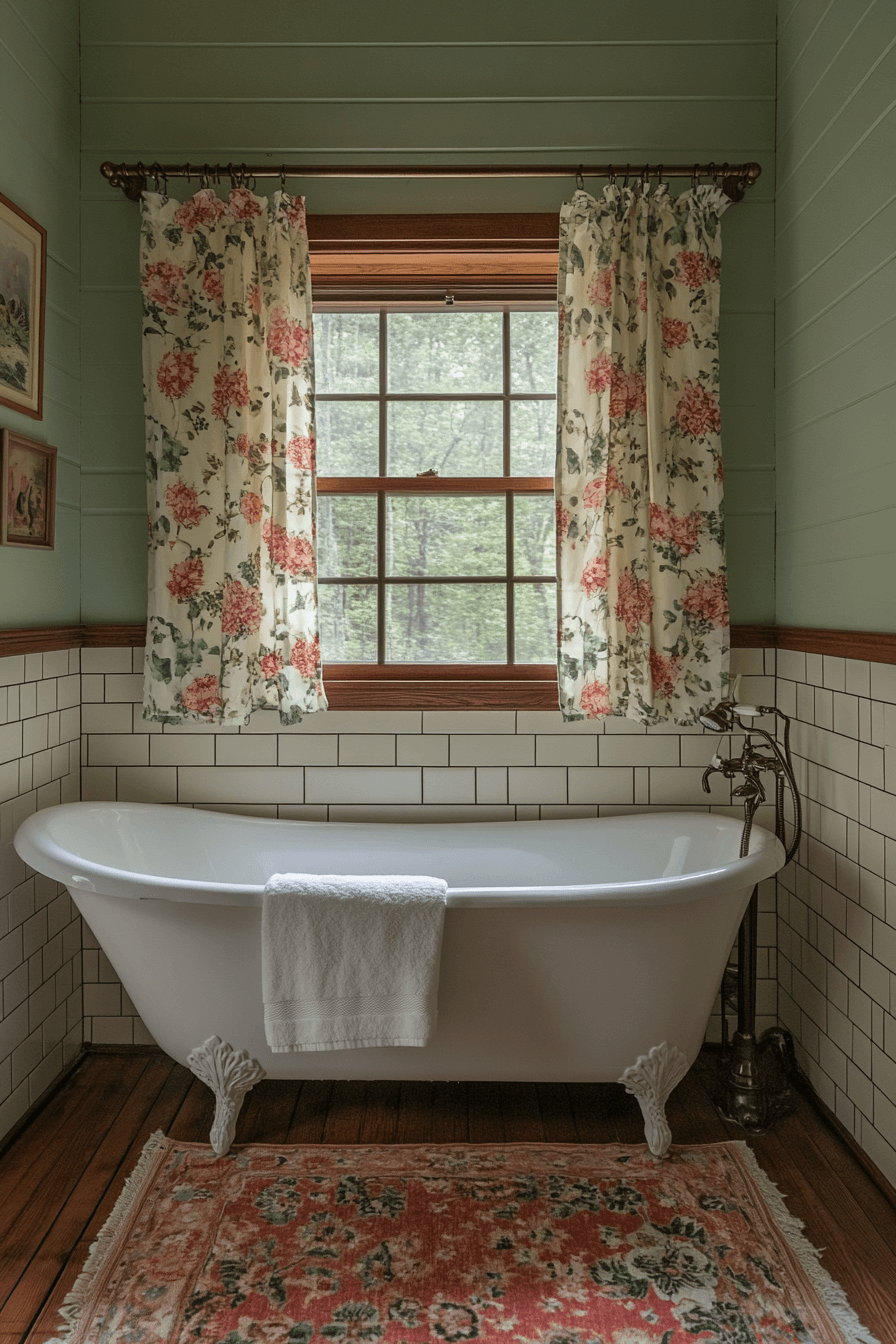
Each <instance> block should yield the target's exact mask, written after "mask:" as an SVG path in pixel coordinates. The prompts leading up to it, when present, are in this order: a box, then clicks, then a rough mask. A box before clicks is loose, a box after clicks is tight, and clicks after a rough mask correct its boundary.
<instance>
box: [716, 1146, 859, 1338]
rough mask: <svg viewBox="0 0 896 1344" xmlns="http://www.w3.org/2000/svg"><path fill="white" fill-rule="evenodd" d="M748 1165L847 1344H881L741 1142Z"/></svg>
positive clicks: (783, 1232) (777, 1221)
mask: <svg viewBox="0 0 896 1344" xmlns="http://www.w3.org/2000/svg"><path fill="white" fill-rule="evenodd" d="M737 1146H738V1147H739V1148H740V1150H741V1155H742V1157H743V1159H744V1164H745V1165H746V1167H747V1170H748V1171H749V1173H750V1175H751V1176H752V1177H753V1180H754V1181H755V1182H756V1184H757V1185H758V1187H759V1191H760V1194H761V1195H762V1197H763V1199H764V1200H765V1202H766V1204H767V1205H768V1207H769V1209H770V1211H771V1214H772V1217H773V1218H774V1220H775V1222H776V1223H777V1225H778V1227H779V1228H780V1230H781V1232H782V1234H783V1236H784V1237H785V1239H786V1241H787V1244H788V1246H789V1247H790V1249H791V1250H792V1251H793V1253H794V1255H795V1256H796V1258H797V1260H799V1262H800V1264H801V1265H802V1267H803V1269H804V1270H805V1272H806V1274H807V1276H808V1278H809V1280H810V1281H811V1283H812V1286H813V1288H814V1289H815V1291H816V1292H817V1293H818V1296H819V1297H820V1298H821V1300H822V1302H823V1303H824V1305H825V1307H826V1308H827V1310H828V1311H829V1312H830V1314H831V1317H832V1318H833V1320H834V1321H835V1322H836V1324H837V1326H838V1328H839V1329H840V1330H841V1331H842V1333H843V1336H844V1339H845V1340H846V1342H847V1344H880V1341H879V1340H878V1338H877V1336H876V1335H872V1333H871V1331H870V1330H869V1329H868V1328H867V1327H866V1326H864V1325H863V1324H862V1322H861V1321H860V1320H859V1318H858V1316H857V1315H856V1313H855V1311H854V1310H853V1308H852V1307H851V1306H850V1305H849V1301H848V1299H847V1296H846V1293H845V1291H844V1289H843V1288H841V1286H840V1284H839V1283H837V1282H836V1280H835V1279H832V1278H831V1276H830V1274H829V1273H828V1272H827V1270H826V1269H825V1267H824V1265H823V1264H822V1263H821V1251H820V1250H819V1249H818V1247H817V1246H813V1245H812V1243H811V1242H810V1241H809V1240H808V1238H807V1237H806V1235H805V1231H804V1226H805V1225H804V1224H803V1223H802V1222H801V1221H800V1219H799V1218H797V1217H795V1215H794V1214H792V1213H791V1212H790V1210H789V1209H788V1208H787V1205H786V1204H785V1203H784V1196H783V1195H782V1194H781V1191H780V1190H779V1189H778V1187H777V1186H776V1185H775V1183H774V1181H773V1180H772V1179H771V1177H770V1176H767V1175H766V1173H765V1172H764V1171H763V1170H762V1168H761V1167H760V1165H759V1163H758V1162H757V1160H756V1157H755V1155H754V1153H753V1151H752V1149H751V1148H750V1147H749V1146H748V1145H747V1144H746V1143H745V1142H744V1141H743V1140H739V1141H737Z"/></svg>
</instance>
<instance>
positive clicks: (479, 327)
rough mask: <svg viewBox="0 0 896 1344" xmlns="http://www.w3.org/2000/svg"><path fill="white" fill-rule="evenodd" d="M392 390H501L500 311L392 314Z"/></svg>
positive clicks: (390, 384) (390, 359)
mask: <svg viewBox="0 0 896 1344" xmlns="http://www.w3.org/2000/svg"><path fill="white" fill-rule="evenodd" d="M388 323H389V327H388V330H389V336H388V342H389V347H388V359H387V364H388V370H389V373H388V382H389V391H390V392H500V391H501V389H502V365H503V352H502V342H501V328H502V317H501V314H500V313H461V312H453V311H448V310H446V311H445V312H444V313H390V314H389V318H388Z"/></svg>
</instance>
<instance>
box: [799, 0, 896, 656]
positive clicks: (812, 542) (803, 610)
mask: <svg viewBox="0 0 896 1344" xmlns="http://www.w3.org/2000/svg"><path fill="white" fill-rule="evenodd" d="M780 10H781V13H780V34H779V55H778V194H777V240H776V255H777V273H778V275H777V320H776V339H777V355H776V363H777V402H778V409H777V454H778V459H777V460H778V500H777V507H778V573H777V619H778V621H779V622H780V623H781V624H786V625H805V626H827V627H832V628H835V629H836V628H841V629H850V630H882V631H893V630H896V583H894V577H896V451H894V430H893V426H894V424H896V250H894V249H896V194H894V181H893V167H894V164H896V102H894V91H896V7H894V4H893V0H872V2H871V3H867V2H866V0H863V3H862V4H856V2H855V0H832V3H831V4H829V5H827V6H826V7H824V8H822V6H821V5H819V4H812V3H809V0H799V3H796V4H794V3H793V0H782V4H781V6H780Z"/></svg>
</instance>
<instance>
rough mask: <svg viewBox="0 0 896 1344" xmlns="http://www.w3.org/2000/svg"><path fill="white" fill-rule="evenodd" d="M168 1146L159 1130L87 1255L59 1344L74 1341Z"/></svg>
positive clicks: (64, 1315)
mask: <svg viewBox="0 0 896 1344" xmlns="http://www.w3.org/2000/svg"><path fill="white" fill-rule="evenodd" d="M167 1143H168V1140H167V1139H166V1138H165V1135H164V1134H163V1133H162V1131H161V1130H160V1129H157V1130H156V1131H155V1133H154V1134H151V1135H150V1136H149V1138H148V1139H147V1141H146V1143H145V1145H144V1148H143V1152H142V1153H141V1154H140V1159H139V1161H138V1162H137V1165H136V1167H134V1170H133V1171H132V1172H131V1174H130V1176H128V1178H127V1180H126V1181H125V1183H124V1189H123V1190H122V1192H121V1194H120V1195H119V1196H118V1199H117V1200H116V1201H115V1208H114V1209H113V1210H112V1212H111V1213H110V1214H109V1217H108V1218H107V1219H106V1221H105V1223H104V1224H103V1226H102V1228H101V1230H100V1232H99V1235H98V1236H97V1239H96V1241H95V1242H94V1243H93V1245H92V1246H91V1248H90V1250H89V1251H88V1253H87V1259H86V1261H85V1262H84V1268H83V1269H82V1270H81V1273H80V1274H79V1275H78V1277H77V1279H76V1280H75V1283H74V1286H73V1287H72V1289H71V1291H70V1292H69V1293H68V1294H67V1296H66V1298H65V1301H64V1302H63V1304H62V1306H61V1307H60V1308H59V1314H60V1316H61V1317H62V1318H63V1320H64V1321H65V1328H64V1329H63V1330H62V1331H61V1332H60V1335H59V1344H65V1342H66V1341H67V1340H69V1339H70V1338H71V1336H72V1334H73V1332H74V1330H75V1327H76V1326H77V1324H78V1322H79V1321H80V1319H81V1313H82V1312H83V1310H84V1307H85V1305H86V1303H87V1300H88V1298H89V1296H90V1293H91V1291H92V1289H93V1283H94V1280H95V1278H96V1276H97V1274H98V1273H99V1272H100V1270H101V1269H102V1267H103V1264H104V1263H105V1260H106V1256H107V1255H108V1253H109V1250H110V1247H111V1245H112V1242H113V1241H114V1239H115V1236H116V1234H117V1232H118V1230H119V1228H120V1227H121V1224H122V1221H123V1220H124V1218H125V1217H126V1216H127V1214H128V1213H129V1212H130V1209H131V1206H132V1205H133V1203H134V1201H135V1200H136V1199H137V1197H138V1196H139V1194H140V1192H141V1188H142V1186H143V1182H144V1181H145V1180H146V1177H147V1175H148V1174H149V1171H150V1168H151V1167H152V1165H153V1163H154V1161H155V1159H156V1156H157V1154H158V1153H159V1152H161V1151H162V1149H164V1148H165V1147H166V1145H167ZM53 1344H56V1341H53Z"/></svg>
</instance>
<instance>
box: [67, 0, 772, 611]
mask: <svg viewBox="0 0 896 1344" xmlns="http://www.w3.org/2000/svg"><path fill="white" fill-rule="evenodd" d="M81 27H82V80H83V107H82V151H83V157H82V222H83V252H82V255H83V295H82V302H83V311H84V328H83V379H84V444H85V458H84V498H83V503H84V518H83V524H82V526H83V583H82V591H83V616H84V619H85V620H87V621H136V620H142V619H143V617H144V614H145V603H146V587H145V554H144V552H145V544H144V538H145V508H144V495H145V487H144V479H143V464H142V453H143V436H142V428H141V408H142V402H141V368H140V349H139V345H140V296H139V290H138V285H137V245H138V229H139V219H138V209H137V207H136V206H134V205H131V204H129V203H128V202H127V201H125V199H124V198H123V197H122V196H121V194H120V193H118V192H114V191H113V190H112V189H111V188H110V187H108V186H106V185H105V183H104V182H103V180H102V178H101V177H100V175H99V165H100V163H101V161H102V160H103V159H107V158H109V159H112V160H122V159H124V160H135V159H143V160H146V161H152V160H154V159H156V158H159V159H161V160H163V161H164V160H167V161H169V162H170V161H175V162H177V161H184V160H186V159H189V160H191V161H194V162H206V161H215V160H223V161H227V160H230V159H233V160H235V161H242V160H250V161H251V160H256V161H257V160H259V159H264V158H270V159H271V161H272V162H273V163H279V162H281V161H283V160H284V159H285V160H292V161H293V162H296V161H307V162H315V161H316V162H329V161H333V160H337V161H343V162H352V161H361V160H365V159H366V160H367V161H368V162H402V161H408V162H414V161H417V162H421V161H422V162H432V161H439V160H441V161H443V162H452V161H457V160H468V161H471V162H476V161H478V162H491V161H502V160H503V161H511V162H512V161H524V162H526V161H528V162H541V161H545V160H548V161H550V160H553V161H559V162H579V161H589V160H590V161H592V162H594V161H597V162H600V161H605V160H607V159H615V160H623V161H624V160H631V161H632V163H640V164H643V163H644V162H646V161H648V160H650V161H653V162H656V161H660V162H663V161H665V162H666V163H670V162H673V161H682V160H683V161H685V162H688V163H689V162H692V161H697V160H703V161H708V160H715V161H718V162H721V161H722V160H730V161H732V162H733V161H742V160H746V159H756V160H758V161H759V162H760V163H761V164H762V166H763V176H762V178H761V179H760V182H759V184H758V185H757V186H756V187H755V188H754V189H753V191H752V193H751V194H750V197H749V198H748V201H747V202H746V203H744V204H742V205H739V206H737V207H736V208H735V209H732V210H729V211H728V213H727V215H726V217H725V221H724V225H723V228H724V278H723V287H722V289H723V298H722V306H723V317H722V341H723V355H722V359H723V364H722V405H723V438H724V453H725V467H726V491H727V496H726V513H727V517H728V529H729V533H728V535H729V555H730V580H731V597H732V608H733V617H734V619H735V620H737V621H741V622H750V621H764V620H767V619H769V618H770V617H771V615H772V612H773V609H774V575H773V568H774V516H773V510H774V460H773V459H774V445H773V427H772V420H773V409H772V408H773V386H772V358H773V335H772V307H773V185H774V159H773V148H774V98H775V88H774V79H775V4H774V0H745V2H744V3H741V4H738V5H722V6H720V5H718V4H717V3H716V0H683V3H681V4H679V5H678V6H677V7H676V10H675V15H674V21H670V13H669V9H668V6H667V5H666V3H665V0H641V3H639V4H637V5H631V4H629V5H620V4H618V3H610V2H609V0H597V2H595V0H571V3H570V4H568V5H567V6H566V7H565V8H564V10H563V13H562V17H561V16H559V15H557V14H555V13H554V12H553V11H551V9H550V7H549V6H546V5H544V4H542V3H535V0H484V2H483V0H459V2H458V3H456V4H453V5H451V6H437V5H420V4H416V3H413V4H412V3H410V2H409V0H400V2H399V0H392V2H391V3H379V4H376V5H371V4H369V3H367V2H366V0H347V2H345V0H344V2H343V3H341V4H339V5H333V4H331V3H324V0H305V3H303V4H301V5H296V4H294V3H287V2H286V0H279V2H276V0H275V2H274V3H269V4H267V5H265V6H260V7H247V6H246V5H245V4H244V3H242V0H193V3H191V4H190V5H183V4H182V3H181V2H180V0H159V3H155V4H153V5H150V6H137V5H122V4H121V3H119V0H82V4H81ZM259 185H260V190H262V191H264V190H267V189H269V188H270V186H271V184H270V183H268V184H265V183H264V182H262V183H260V184H259ZM289 185H290V188H291V189H292V190H304V191H305V194H306V197H307V201H308V207H309V210H311V211H312V212H318V213H339V212H351V213H366V212H388V213H396V212H398V213H401V212H409V213H413V212H425V211H434V212H451V211H512V210H553V209H557V208H558V207H559V205H560V203H561V201H562V199H563V198H564V196H565V195H568V193H569V191H570V190H571V189H572V186H573V184H572V182H569V183H565V182H557V181H552V180H546V181H544V180H542V181H537V180H532V181H525V180H517V181H509V182H491V183H489V182H478V183H477V182H470V181H461V182H457V181H450V182H424V183H420V182H417V183H415V182H411V181H394V182H389V183H385V184H384V183H376V182H366V183H365V182H340V183H336V182H329V183H328V182H324V181H309V182H307V183H304V184H302V183H299V182H296V181H291V182H290V184H289ZM589 185H593V186H594V187H595V189H599V188H600V187H601V186H602V184H600V183H596V184H589ZM681 185H682V184H681V183H679V184H677V187H676V189H677V188H680V187H681ZM180 187H182V188H183V190H186V187H185V184H180ZM110 554H114V555H115V558H116V563H115V565H114V566H109V565H108V563H107V561H108V556H109V555H110Z"/></svg>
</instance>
